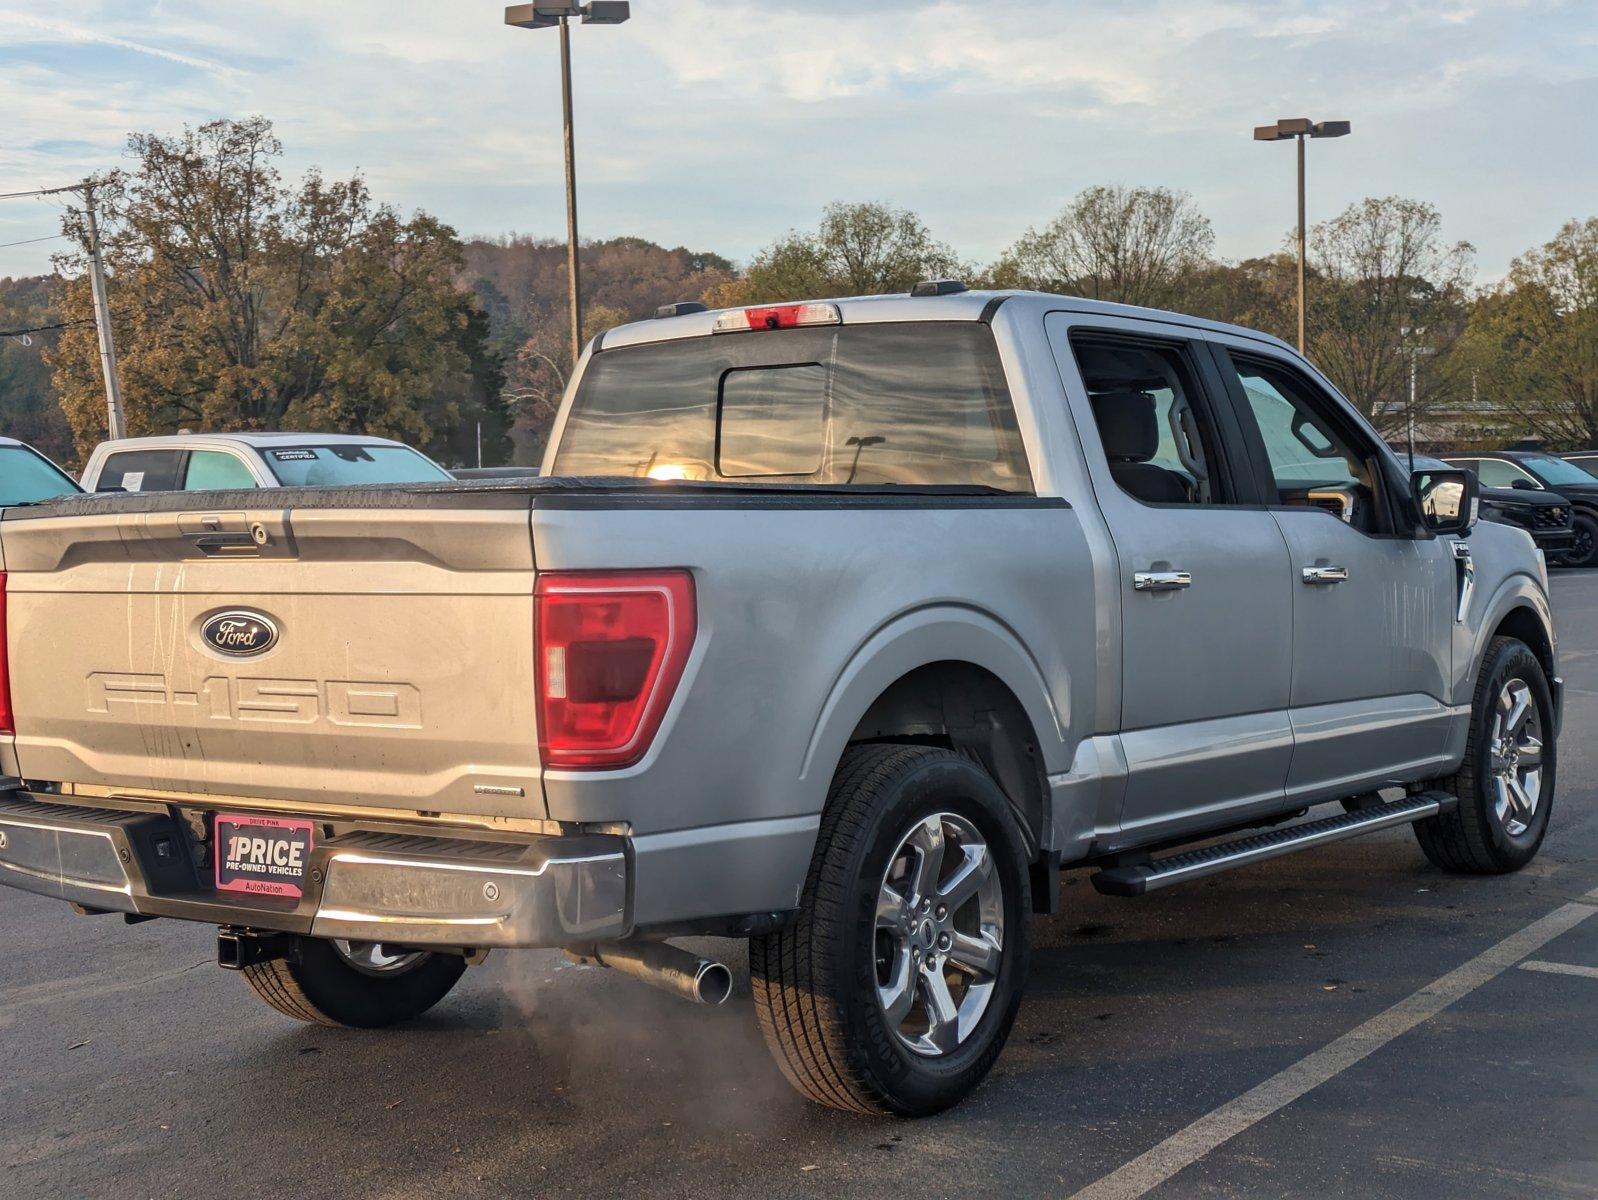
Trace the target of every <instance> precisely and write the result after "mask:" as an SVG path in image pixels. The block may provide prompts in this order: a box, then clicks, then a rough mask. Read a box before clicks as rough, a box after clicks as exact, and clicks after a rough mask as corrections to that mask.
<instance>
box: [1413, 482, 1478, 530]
mask: <svg viewBox="0 0 1598 1200" xmlns="http://www.w3.org/2000/svg"><path fill="white" fill-rule="evenodd" d="M1409 488H1410V494H1411V495H1412V496H1413V497H1414V500H1415V508H1416V511H1417V512H1419V513H1420V519H1421V523H1422V524H1423V525H1425V526H1426V528H1427V529H1429V530H1430V531H1431V532H1433V533H1469V532H1470V527H1471V526H1472V525H1474V524H1475V523H1476V511H1477V507H1478V504H1479V499H1478V495H1477V484H1476V475H1475V473H1474V472H1472V471H1464V470H1460V469H1458V468H1451V469H1449V470H1441V469H1439V470H1435V471H1416V472H1415V473H1414V474H1413V475H1411V476H1410V478H1409Z"/></svg>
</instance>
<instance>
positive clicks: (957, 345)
mask: <svg viewBox="0 0 1598 1200" xmlns="http://www.w3.org/2000/svg"><path fill="white" fill-rule="evenodd" d="M553 473H554V474H557V475H624V476H632V477H634V478H652V479H694V480H711V481H719V480H743V479H751V478H761V479H764V480H772V481H785V482H792V483H814V484H832V485H836V484H849V483H858V484H901V485H911V486H914V485H921V486H934V487H937V486H959V485H967V486H970V485H975V486H983V487H990V488H995V489H998V490H1001V491H1007V492H1021V493H1029V492H1031V490H1032V478H1031V475H1030V473H1029V471H1028V469H1027V464H1026V456H1025V453H1024V451H1023V450H1022V448H1021V439H1020V435H1019V433H1018V432H1017V429H1016V423H1015V410H1014V407H1013V405H1012V403H1011V400H1010V393H1009V389H1008V388H1007V387H1006V385H1005V381H1004V371H1003V368H1002V366H1001V365H1000V362H999V355H998V350H997V348H996V347H995V346H994V343H993V333H992V331H991V330H990V329H989V328H988V327H987V326H986V325H981V324H977V323H975V322H972V323H969V324H967V323H964V322H916V323H903V324H886V325H853V326H850V325H842V326H827V327H825V328H810V329H782V330H774V331H769V332H759V333H735V334H722V335H716V336H711V337H701V338H693V339H685V340H681V341H671V342H658V343H654V344H652V345H647V346H626V347H621V348H619V349H615V350H606V351H603V352H602V353H600V354H599V355H597V356H596V357H595V358H594V360H593V361H592V362H591V363H590V365H589V367H588V370H587V371H586V372H585V374H584V376H583V380H582V384H581V385H580V386H579V388H578V391H577V395H576V398H575V399H574V400H573V403H572V410H571V413H570V415H569V416H568V418H567V421H566V427H565V430H564V432H563V433H562V435H561V442H560V446H559V449H558V450H557V452H556V456H555V464H554V472H553Z"/></svg>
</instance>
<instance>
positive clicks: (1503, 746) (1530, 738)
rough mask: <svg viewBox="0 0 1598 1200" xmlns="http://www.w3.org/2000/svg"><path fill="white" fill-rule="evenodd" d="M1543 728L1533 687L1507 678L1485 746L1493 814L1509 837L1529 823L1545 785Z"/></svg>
mask: <svg viewBox="0 0 1598 1200" xmlns="http://www.w3.org/2000/svg"><path fill="white" fill-rule="evenodd" d="M1542 735H1543V728H1542V716H1541V715H1540V714H1539V713H1538V711H1537V702H1536V698H1535V697H1534V696H1533V695H1532V691H1531V686H1530V685H1529V684H1528V683H1527V682H1526V681H1525V680H1523V679H1510V680H1508V681H1507V682H1506V683H1505V684H1504V686H1503V688H1502V689H1500V691H1499V693H1498V700H1497V703H1495V704H1494V705H1493V725H1492V738H1491V742H1490V744H1489V747H1488V756H1489V766H1488V775H1489V784H1488V786H1489V789H1490V794H1491V796H1492V804H1493V814H1494V815H1495V816H1496V817H1497V819H1498V823H1499V824H1500V825H1501V826H1503V829H1504V832H1505V833H1507V834H1508V835H1509V836H1510V837H1521V836H1522V835H1524V834H1525V832H1526V831H1527V830H1528V829H1530V828H1531V823H1532V821H1533V820H1534V819H1535V818H1536V815H1537V808H1538V805H1539V804H1540V803H1541V802H1542V787H1543V736H1542Z"/></svg>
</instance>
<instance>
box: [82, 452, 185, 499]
mask: <svg viewBox="0 0 1598 1200" xmlns="http://www.w3.org/2000/svg"><path fill="white" fill-rule="evenodd" d="M182 465H183V451H181V450H123V451H120V452H118V453H114V454H111V455H110V456H108V457H107V458H106V460H105V466H104V468H102V469H101V471H100V478H99V479H98V480H97V481H96V482H95V485H94V490H95V491H97V492H117V491H122V492H175V491H177V490H178V487H179V483H178V472H179V470H180V469H181V467H182Z"/></svg>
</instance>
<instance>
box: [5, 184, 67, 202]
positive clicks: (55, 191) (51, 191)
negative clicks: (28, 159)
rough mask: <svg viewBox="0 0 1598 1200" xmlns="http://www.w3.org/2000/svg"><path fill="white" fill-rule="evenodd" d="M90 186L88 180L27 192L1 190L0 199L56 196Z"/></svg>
mask: <svg viewBox="0 0 1598 1200" xmlns="http://www.w3.org/2000/svg"><path fill="white" fill-rule="evenodd" d="M87 186H88V181H87V180H85V181H84V182H83V183H74V184H70V185H68V186H67V187H54V188H34V189H33V190H31V191H27V192H0V200H21V199H23V198H24V197H27V196H55V195H59V194H60V193H62V192H81V191H82V190H83V189H84V188H85V187H87Z"/></svg>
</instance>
